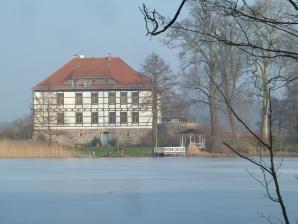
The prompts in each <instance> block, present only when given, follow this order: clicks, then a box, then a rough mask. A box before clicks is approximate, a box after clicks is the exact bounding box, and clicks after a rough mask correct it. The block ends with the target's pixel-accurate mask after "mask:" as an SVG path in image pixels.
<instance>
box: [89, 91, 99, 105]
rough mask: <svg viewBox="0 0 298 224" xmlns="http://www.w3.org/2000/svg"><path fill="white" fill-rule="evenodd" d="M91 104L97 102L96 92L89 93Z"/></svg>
mask: <svg viewBox="0 0 298 224" xmlns="http://www.w3.org/2000/svg"><path fill="white" fill-rule="evenodd" d="M91 104H92V105H97V104H98V93H91Z"/></svg>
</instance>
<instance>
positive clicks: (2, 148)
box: [0, 140, 78, 158]
mask: <svg viewBox="0 0 298 224" xmlns="http://www.w3.org/2000/svg"><path fill="white" fill-rule="evenodd" d="M76 156H78V155H77V152H76V150H74V149H69V148H65V147H63V146H59V145H51V146H49V145H48V144H45V143H33V142H31V141H25V140H0V158H66V157H76Z"/></svg>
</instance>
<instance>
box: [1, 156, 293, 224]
mask: <svg viewBox="0 0 298 224" xmlns="http://www.w3.org/2000/svg"><path fill="white" fill-rule="evenodd" d="M246 168H247V169H249V170H250V171H252V172H253V171H257V170H255V169H254V168H253V167H252V166H251V165H250V164H248V163H247V162H245V161H243V160H241V159H238V158H166V159H163V158H159V159H152V158H144V159H133V158H119V159H108V158H107V159H105V158H103V159H8V160H0V222H1V223H5V224H21V223H22V224H27V223H28V224H35V223H36V224H37V223H38V224H40V223H42V224H56V223H57V224H58V223H61V224H62V223H63V224H82V223H86V224H95V223H96V224H100V223H102V224H108V223H121V224H124V223H129V224H141V223H146V224H147V223H148V224H149V223H150V224H154V223H156V224H158V223H163V224H164V223H170V224H176V223H177V224H178V223H179V224H180V223H184V224H191V223H203V224H204V223H208V224H212V223H229V224H233V223H235V224H238V223H241V224H248V223H249V224H251V223H268V222H267V221H266V220H265V219H262V218H260V215H259V214H258V212H262V213H264V214H265V215H268V216H269V215H272V216H273V217H277V218H278V215H279V213H277V212H279V210H278V209H277V207H276V205H274V204H273V203H272V202H270V201H268V199H266V198H264V196H263V193H264V191H263V189H262V188H261V187H260V186H259V185H258V184H257V183H256V182H255V181H254V180H253V179H252V178H251V177H250V176H249V175H248V174H247V171H246ZM280 172H281V177H280V180H281V189H282V192H283V194H284V197H285V201H286V204H287V207H288V212H289V214H290V219H291V221H292V222H293V223H294V221H295V220H296V219H298V180H297V179H295V176H296V175H298V159H297V158H285V159H284V162H283V166H282V168H281V171H280Z"/></svg>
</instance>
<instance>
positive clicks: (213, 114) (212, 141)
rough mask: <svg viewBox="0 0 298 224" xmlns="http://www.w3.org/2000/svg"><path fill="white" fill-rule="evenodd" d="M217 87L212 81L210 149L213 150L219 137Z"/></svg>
mask: <svg viewBox="0 0 298 224" xmlns="http://www.w3.org/2000/svg"><path fill="white" fill-rule="evenodd" d="M215 97H216V87H215V86H214V84H213V83H210V104H209V110H210V151H211V152H213V151H215V150H218V149H215V147H216V137H217V110H216V99H215Z"/></svg>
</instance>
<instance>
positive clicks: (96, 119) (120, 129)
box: [33, 56, 152, 145]
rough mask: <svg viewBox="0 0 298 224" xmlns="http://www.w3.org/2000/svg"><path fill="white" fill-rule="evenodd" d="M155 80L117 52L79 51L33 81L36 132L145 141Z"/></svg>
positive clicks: (81, 140) (56, 137)
mask: <svg viewBox="0 0 298 224" xmlns="http://www.w3.org/2000/svg"><path fill="white" fill-rule="evenodd" d="M150 98H151V80H150V79H148V78H147V77H145V76H143V75H140V74H138V73H137V72H136V71H135V70H133V69H132V68H131V67H130V66H129V65H127V64H126V63H125V62H124V61H123V60H121V59H120V58H118V57H111V56H108V57H104V58H84V57H75V58H73V59H72V60H71V61H70V62H68V63H67V64H65V65H64V66H63V67H62V68H60V69H59V70H57V71H56V72H55V73H54V74H52V75H51V76H49V77H48V78H47V79H45V80H44V81H42V82H40V83H39V84H37V85H36V86H35V87H33V105H34V138H35V139H38V138H50V139H51V140H52V141H56V142H60V143H63V144H72V145H74V144H88V143H89V142H91V141H92V139H94V138H98V139H100V140H101V144H102V145H106V144H109V142H110V141H111V140H113V141H114V142H117V143H119V144H129V145H136V144H141V143H142V144H144V143H145V142H146V140H147V141H148V138H150V132H151V128H152V110H151V103H150Z"/></svg>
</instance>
